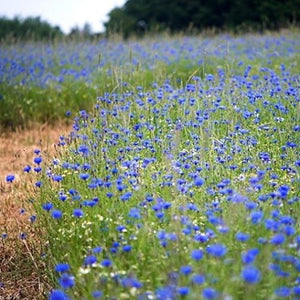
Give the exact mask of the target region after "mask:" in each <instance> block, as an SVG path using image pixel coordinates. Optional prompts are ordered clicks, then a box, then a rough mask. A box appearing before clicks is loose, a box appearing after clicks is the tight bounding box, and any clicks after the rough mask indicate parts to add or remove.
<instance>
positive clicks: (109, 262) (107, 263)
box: [101, 259, 112, 267]
mask: <svg viewBox="0 0 300 300" xmlns="http://www.w3.org/2000/svg"><path fill="white" fill-rule="evenodd" d="M101 265H102V266H103V267H110V266H111V265H112V262H111V261H110V260H109V259H103V260H102V262H101Z"/></svg>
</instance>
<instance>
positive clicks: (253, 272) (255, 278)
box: [241, 265, 261, 284]
mask: <svg viewBox="0 0 300 300" xmlns="http://www.w3.org/2000/svg"><path fill="white" fill-rule="evenodd" d="M241 277H242V279H243V280H244V281H246V282H247V283H249V284H255V283H257V282H259V281H260V277H261V276H260V271H259V270H258V269H257V268H256V267H254V266H252V265H249V266H246V267H244V268H243V270H242V273H241Z"/></svg>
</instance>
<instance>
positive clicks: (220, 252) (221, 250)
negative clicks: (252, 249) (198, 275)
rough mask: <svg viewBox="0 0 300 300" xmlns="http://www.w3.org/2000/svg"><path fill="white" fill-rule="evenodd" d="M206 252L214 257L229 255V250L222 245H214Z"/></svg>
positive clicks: (208, 247)
mask: <svg viewBox="0 0 300 300" xmlns="http://www.w3.org/2000/svg"><path fill="white" fill-rule="evenodd" d="M206 252H207V253H208V254H210V255H212V256H214V257H222V256H224V255H225V254H226V253H227V248H226V247H225V246H224V245H222V244H212V245H209V246H207V247H206Z"/></svg>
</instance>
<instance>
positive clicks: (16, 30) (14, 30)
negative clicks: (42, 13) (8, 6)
mask: <svg viewBox="0 0 300 300" xmlns="http://www.w3.org/2000/svg"><path fill="white" fill-rule="evenodd" d="M62 35H63V33H62V31H61V29H60V28H59V27H58V26H54V27H53V26H51V25H50V24H49V23H48V22H45V21H42V20H41V19H40V17H28V18H26V19H24V20H22V19H20V18H19V17H14V18H13V19H8V18H6V17H2V18H0V40H4V39H8V38H12V39H20V40H25V39H34V40H45V39H47V40H49V39H54V38H55V37H59V36H62Z"/></svg>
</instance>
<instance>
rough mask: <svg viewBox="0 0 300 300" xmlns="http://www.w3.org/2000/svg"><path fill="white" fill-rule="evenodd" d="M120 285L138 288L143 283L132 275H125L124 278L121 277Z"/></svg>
mask: <svg viewBox="0 0 300 300" xmlns="http://www.w3.org/2000/svg"><path fill="white" fill-rule="evenodd" d="M122 285H123V286H124V287H135V288H137V289H139V288H141V287H142V286H143V284H142V283H141V282H140V281H138V280H137V279H136V278H134V277H125V278H123V279H122Z"/></svg>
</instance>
